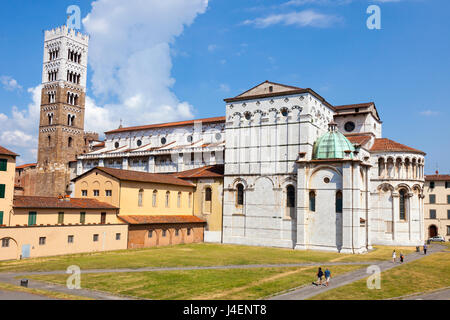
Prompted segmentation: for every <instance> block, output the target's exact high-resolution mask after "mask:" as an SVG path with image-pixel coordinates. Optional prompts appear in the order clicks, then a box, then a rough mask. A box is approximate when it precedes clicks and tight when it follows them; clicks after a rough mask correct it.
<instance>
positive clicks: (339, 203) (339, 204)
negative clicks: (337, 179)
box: [336, 191, 342, 213]
mask: <svg viewBox="0 0 450 320" xmlns="http://www.w3.org/2000/svg"><path fill="white" fill-rule="evenodd" d="M336 212H337V213H342V191H338V192H336Z"/></svg>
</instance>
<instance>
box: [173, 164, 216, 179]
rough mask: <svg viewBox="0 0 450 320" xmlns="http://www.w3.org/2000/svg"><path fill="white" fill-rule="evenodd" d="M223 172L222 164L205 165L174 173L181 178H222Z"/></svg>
mask: <svg viewBox="0 0 450 320" xmlns="http://www.w3.org/2000/svg"><path fill="white" fill-rule="evenodd" d="M223 172H224V167H223V165H214V166H205V167H201V168H197V169H192V170H187V171H182V172H177V173H174V175H175V176H177V177H178V178H182V179H189V178H222V177H223Z"/></svg>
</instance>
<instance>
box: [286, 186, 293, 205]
mask: <svg viewBox="0 0 450 320" xmlns="http://www.w3.org/2000/svg"><path fill="white" fill-rule="evenodd" d="M286 207H288V208H295V188H294V186H292V185H289V186H288V187H287V188H286Z"/></svg>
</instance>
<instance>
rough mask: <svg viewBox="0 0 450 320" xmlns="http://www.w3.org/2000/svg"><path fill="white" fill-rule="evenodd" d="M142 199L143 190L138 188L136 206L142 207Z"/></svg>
mask: <svg viewBox="0 0 450 320" xmlns="http://www.w3.org/2000/svg"><path fill="white" fill-rule="evenodd" d="M143 201H144V190H143V189H141V190H139V194H138V207H142V204H143Z"/></svg>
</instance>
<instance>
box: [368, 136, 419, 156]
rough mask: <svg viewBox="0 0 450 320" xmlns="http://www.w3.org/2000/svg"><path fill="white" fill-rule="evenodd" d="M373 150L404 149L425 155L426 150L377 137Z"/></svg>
mask: <svg viewBox="0 0 450 320" xmlns="http://www.w3.org/2000/svg"><path fill="white" fill-rule="evenodd" d="M370 151H372V152H377V151H404V152H414V153H421V154H424V155H425V152H423V151H420V150H417V149H413V148H411V147H408V146H405V145H404V144H401V143H398V142H395V141H393V140H390V139H387V138H381V139H375V142H374V144H373V146H372V148H371V149H370Z"/></svg>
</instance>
